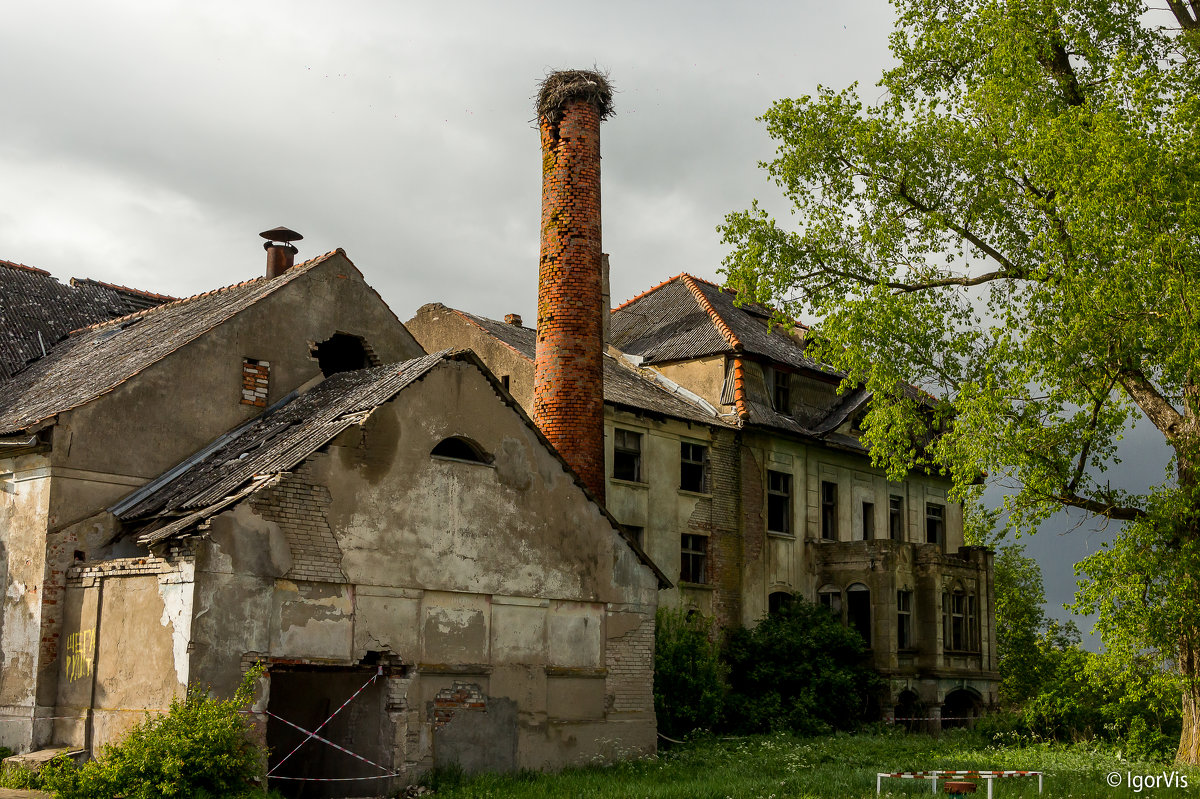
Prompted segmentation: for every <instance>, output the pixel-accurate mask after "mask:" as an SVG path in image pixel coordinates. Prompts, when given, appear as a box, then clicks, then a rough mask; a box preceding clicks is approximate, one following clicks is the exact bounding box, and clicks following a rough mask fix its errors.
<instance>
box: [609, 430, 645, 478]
mask: <svg viewBox="0 0 1200 799" xmlns="http://www.w3.org/2000/svg"><path fill="white" fill-rule="evenodd" d="M613 434H614V435H613V473H612V476H613V478H614V479H616V480H629V481H630V482H633V483H640V482H641V481H642V434H641V433H635V432H633V431H632V430H620V429H617V430H614V431H613Z"/></svg>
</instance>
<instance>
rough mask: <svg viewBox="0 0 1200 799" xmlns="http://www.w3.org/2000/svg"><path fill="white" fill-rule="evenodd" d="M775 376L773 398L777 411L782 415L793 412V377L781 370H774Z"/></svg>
mask: <svg viewBox="0 0 1200 799" xmlns="http://www.w3.org/2000/svg"><path fill="white" fill-rule="evenodd" d="M771 372H772V374H773V375H774V383H775V385H774V392H773V393H772V395H771V398H772V399H773V400H774V402H775V410H777V411H779V412H780V413H788V414H790V413H791V412H792V376H791V375H790V374H788V373H787V372H782V371H780V370H779V369H772V370H771Z"/></svg>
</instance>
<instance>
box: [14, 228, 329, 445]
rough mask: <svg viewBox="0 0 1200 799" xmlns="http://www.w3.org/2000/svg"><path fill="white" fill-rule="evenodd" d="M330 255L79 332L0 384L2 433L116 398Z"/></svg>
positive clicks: (95, 325)
mask: <svg viewBox="0 0 1200 799" xmlns="http://www.w3.org/2000/svg"><path fill="white" fill-rule="evenodd" d="M335 252H337V251H335ZM333 254H334V253H327V254H325V255H323V256H321V257H320V258H315V259H313V260H311V261H308V262H307V263H304V264H301V265H299V266H296V267H293V268H292V269H289V270H288V271H286V272H284V273H283V274H282V275H279V276H278V277H274V278H266V277H259V278H255V279H253V280H248V281H246V282H245V283H239V284H237V285H235V286H228V287H226V288H222V289H216V290H215V291H210V292H206V293H204V294H198V295H196V296H194V297H188V298H186V299H182V300H176V301H174V302H169V303H165V304H162V305H158V306H155V307H152V308H149V309H145V310H141V311H138V312H136V313H133V314H129V315H127V316H122V317H120V318H118V319H114V320H111V321H107V322H104V323H101V324H93V325H92V326H91V327H86V328H83V329H81V330H76V331H75V332H73V333H72V334H71V335H70V336H69V337H68V338H67V339H66V340H65V341H62V342H61V343H60V344H58V345H57V346H55V347H53V348H52V349H51V350H50V351H49V353H48V354H47V355H46V357H44V358H41V359H39V360H37V361H34V362H33V363H31V364H29V365H28V366H27V367H26V368H25V369H23V370H21V371H19V372H17V373H16V374H15V375H13V376H12V377H10V378H9V379H8V380H5V381H3V382H0V433H8V432H12V431H17V430H23V429H25V428H27V427H29V426H31V425H34V424H36V423H38V422H40V421H42V420H43V419H47V418H49V417H51V416H53V415H54V414H56V413H60V412H62V411H65V410H69V409H71V408H75V407H78V406H79V405H82V404H84V403H85V402H90V401H91V400H93V399H95V398H96V397H98V396H100V395H101V394H104V393H106V392H109V391H111V390H113V389H114V388H116V387H117V386H119V385H121V383H123V382H125V381H126V380H128V379H129V378H131V377H133V376H134V375H136V374H137V373H138V372H141V371H142V370H143V369H145V368H146V367H148V366H150V365H152V364H154V363H156V362H157V361H159V360H161V359H162V358H164V357H166V356H167V355H169V354H170V353H172V352H174V351H175V350H177V349H179V348H180V347H182V346H184V345H185V344H187V343H189V342H191V341H193V340H194V339H196V338H197V337H199V336H200V335H202V334H203V333H205V332H207V331H208V330H211V329H212V328H214V327H216V326H217V325H219V324H220V323H222V322H224V321H225V320H227V319H229V318H230V317H232V316H233V315H234V314H237V313H238V312H239V311H242V310H244V309H245V308H247V307H249V306H251V305H253V304H254V303H255V302H257V301H259V300H260V299H262V298H263V297H266V296H267V295H269V294H270V293H271V292H273V291H276V290H278V289H279V288H281V287H282V286H284V285H287V284H288V283H290V282H291V281H293V280H295V279H297V278H299V277H300V276H302V275H304V274H306V273H307V272H308V271H309V270H310V269H312V268H313V267H315V266H317V265H318V264H320V263H322V262H324V261H325V260H326V259H328V258H329V257H330V256H332V255H333Z"/></svg>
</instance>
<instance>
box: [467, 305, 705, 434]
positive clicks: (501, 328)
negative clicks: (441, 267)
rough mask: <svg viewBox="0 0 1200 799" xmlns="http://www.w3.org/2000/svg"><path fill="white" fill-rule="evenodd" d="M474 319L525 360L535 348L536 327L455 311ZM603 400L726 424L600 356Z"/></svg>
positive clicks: (530, 357)
mask: <svg viewBox="0 0 1200 799" xmlns="http://www.w3.org/2000/svg"><path fill="white" fill-rule="evenodd" d="M457 313H459V314H462V315H463V316H464V317H466V318H467V319H469V320H470V321H472V322H474V323H475V324H476V325H477V326H478V327H480V328H482V329H483V331H484V332H486V333H487V334H488V335H490V336H492V337H493V338H496V339H498V340H499V341H502V342H504V343H505V344H507V345H508V346H510V347H512V348H513V349H514V350H516V351H517V352H519V353H521V354H522V355H524V356H525V357H526V358H528V359H529V360H531V361H532V360H533V359H534V357H535V354H536V351H537V331H536V330H533V329H532V328H528V327H521V326H519V325H510V324H508V323H507V322H498V321H496V320H495V319H488V318H487V317H484V316H476V315H475V314H470V313H467V312H466V311H457ZM604 401H605V402H608V403H612V404H614V405H623V406H625V407H628V408H634V409H637V410H641V411H650V412H652V413H658V414H662V415H663V416H673V417H676V418H679V419H685V420H687V421H691V422H702V423H704V424H722V425H725V424H727V423H726V422H724V421H722V420H720V419H718V418H717V417H715V416H714V415H713V414H711V413H709V412H708V411H707V410H706V409H704V408H702V407H700V406H699V405H696V404H695V403H693V402H691V401H689V400H687V399H685V398H683V397H681V396H679V395H677V394H672V393H671V392H669V391H666V390H665V389H663V388H662V387H661V386H659V385H658V384H656V383H655V382H654V381H652V380H650V379H648V378H646V377H643V376H641V375H639V374H638V373H637V372H636V371H635V370H634V369H633V368H631V367H626V366H622V365H621V364H619V363H617V361H616V360H615V359H614V358H612V357H610V356H608V355H605V356H604Z"/></svg>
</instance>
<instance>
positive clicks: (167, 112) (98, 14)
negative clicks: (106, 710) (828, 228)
mask: <svg viewBox="0 0 1200 799" xmlns="http://www.w3.org/2000/svg"><path fill="white" fill-rule="evenodd" d="M892 20H893V15H892V10H891V7H890V6H889V5H888V4H887V3H886V2H885V0H863V2H855V3H825V2H815V1H813V0H809V1H808V2H795V1H794V0H793V1H792V2H781V1H775V0H770V1H764V2H754V3H729V2H694V1H693V2H655V3H646V2H638V3H634V2H610V3H604V4H599V5H597V4H564V3H540V2H505V3H495V2H479V1H478V0H475V1H473V2H452V3H417V2H383V1H382V0H381V1H379V2H366V1H364V0H349V1H348V2H342V3H336V4H335V3H329V2H314V0H293V1H291V2H284V1H283V0H270V1H266V2H254V3H244V2H233V1H232V0H210V1H208V2H203V3H196V2H182V0H157V1H156V2H146V1H143V2H133V0H124V1H123V2H122V1H120V0H114V1H113V2H105V3H95V2H85V0H66V1H65V2H57V3H53V4H42V3H19V4H11V6H10V7H9V8H6V10H5V24H4V25H3V26H2V27H0V52H3V53H4V59H5V69H4V71H3V72H4V74H3V77H2V78H0V81H2V83H0V85H2V87H3V97H4V100H5V110H6V114H5V121H4V124H3V125H2V126H0V177H2V178H3V184H4V187H5V193H6V198H5V202H4V203H3V204H0V258H4V259H8V260H13V261H18V262H22V263H27V264H30V265H34V266H39V267H41V268H43V269H47V270H49V271H50V272H51V273H53V274H54V275H56V276H57V277H58V278H59V279H61V280H66V279H67V278H69V277H73V276H78V277H91V278H95V279H98V280H104V281H108V282H113V283H118V284H123V285H129V286H134V287H137V288H142V289H146V290H150V291H155V292H161V293H167V294H173V295H176V296H183V295H188V294H193V293H196V292H200V291H205V290H208V289H211V288H214V287H216V286H221V285H227V284H230V283H235V282H238V281H241V280H245V279H247V278H249V277H251V276H254V275H257V274H258V273H259V272H260V271H261V270H262V268H263V265H264V257H263V254H262V250H261V248H260V243H261V242H260V240H259V239H258V237H257V233H258V231H260V230H265V229H268V228H272V227H275V226H276V225H286V226H288V227H292V228H294V229H296V230H299V231H300V232H301V233H303V234H304V236H305V240H304V241H303V242H301V245H302V248H301V257H302V258H303V257H311V256H314V255H318V254H320V253H322V252H326V251H328V250H331V249H334V248H336V247H341V248H343V249H345V250H346V252H347V254H348V255H349V256H350V258H351V259H352V260H353V261H354V262H355V263H356V264H357V265H358V267H359V268H360V269H361V270H362V271H363V273H364V274H365V275H366V277H367V279H368V280H369V281H370V282H371V283H372V285H374V286H375V287H376V288H377V289H378V290H379V291H380V293H381V295H382V296H383V298H384V299H385V300H386V301H387V302H388V303H389V304H390V305H391V306H392V308H393V310H395V312H396V314H397V315H398V316H399V317H400V318H402V319H403V318H408V317H409V316H410V315H411V314H412V313H413V312H414V311H415V310H416V308H417V307H419V306H420V305H422V304H424V303H426V302H430V301H439V302H443V303H446V304H447V305H451V306H455V307H459V308H463V309H466V310H470V311H473V312H475V313H479V314H483V315H487V316H492V317H499V316H502V315H503V314H505V313H508V312H516V313H520V314H522V315H523V316H524V317H525V318H526V319H533V318H534V315H535V314H534V311H533V309H534V308H535V305H536V279H537V275H536V272H537V252H538V228H539V202H540V158H539V152H538V148H539V142H538V135H537V131H536V128H535V126H534V122H533V116H534V113H533V103H532V98H533V95H534V94H535V92H536V84H537V82H538V80H539V79H541V78H542V77H543V76H544V75H545V74H546V73H547V72H548V71H551V70H554V69H563V68H590V67H593V66H595V67H598V68H600V69H603V70H606V71H608V72H609V74H610V76H611V79H612V81H613V83H614V85H615V87H616V90H617V94H616V97H615V104H616V112H617V113H616V116H615V117H613V118H612V119H611V120H609V121H608V122H606V123H605V125H604V128H603V132H602V139H603V141H602V152H603V158H604V161H603V216H604V244H605V250H606V251H607V252H609V253H610V254H611V258H612V268H613V275H612V295H613V299H614V300H615V301H620V300H623V299H626V298H628V297H631V296H633V295H634V294H636V293H638V292H640V291H642V290H644V289H646V288H648V287H650V286H651V285H654V284H656V283H659V282H661V281H662V280H664V279H666V278H667V277H670V276H671V275H674V274H677V273H679V272H682V271H688V272H692V273H694V274H697V275H699V276H702V277H707V278H716V277H717V269H718V268H719V266H720V263H721V260H722V258H723V257H724V255H725V248H724V246H723V245H722V244H721V242H720V239H719V236H718V234H717V233H716V232H715V227H716V225H718V224H719V223H720V222H721V220H722V219H723V217H724V215H725V214H726V213H728V212H730V211H734V210H740V209H743V208H746V207H747V206H748V205H749V204H750V202H751V200H752V199H754V198H756V197H758V198H761V199H762V200H763V202H764V206H765V207H766V208H768V209H769V210H772V211H774V212H775V213H777V214H779V215H784V216H786V214H787V207H786V206H785V205H783V204H782V202H781V201H780V199H779V196H778V192H777V191H776V189H775V188H774V187H773V186H772V185H770V184H769V183H768V182H767V180H766V178H765V175H764V173H763V172H762V171H761V170H760V169H758V167H757V164H758V162H759V161H761V160H764V159H768V158H770V157H771V155H772V152H773V145H772V143H771V141H770V140H769V138H768V137H767V135H766V133H765V131H764V129H763V126H762V125H761V124H760V123H758V122H757V121H756V117H758V116H759V115H760V114H762V113H763V111H765V110H766V109H767V107H768V106H769V104H770V103H771V101H772V100H774V99H777V98H780V97H785V96H799V95H803V94H809V93H812V92H813V91H814V90H815V88H816V87H817V85H818V84H824V85H828V86H833V87H837V88H841V87H844V86H847V85H849V84H850V83H852V82H859V83H860V91H861V92H862V94H863V96H864V98H865V99H866V100H868V101H871V100H874V99H876V98H877V96H878V94H877V93H878V90H877V89H875V88H874V86H873V84H874V82H875V80H877V78H878V76H879V73H880V72H881V70H882V69H883V68H884V67H885V66H886V65H887V64H888V60H889V54H888V50H887V36H888V34H889V32H890V29H891V24H892ZM1152 438H1153V436H1151V438H1150V439H1147V441H1150V442H1151V443H1150V444H1147V445H1146V446H1145V447H1141V448H1138V447H1135V448H1134V449H1135V451H1136V455H1135V456H1134V457H1132V458H1131V460H1130V462H1127V464H1126V465H1125V467H1123V468H1125V469H1128V470H1131V471H1134V472H1136V471H1137V470H1140V472H1141V473H1146V472H1150V471H1152V472H1154V473H1161V468H1162V465H1163V463H1164V462H1165V460H1164V458H1163V456H1162V452H1161V448H1159V449H1155V448H1154V447H1153V446H1152ZM1080 540H1084V541H1089V540H1092V539H1091V538H1089V537H1088V536H1083V535H1079V534H1077V533H1076V534H1072V536H1068V537H1062V538H1060V537H1059V536H1056V535H1054V534H1053V532H1052V531H1050V530H1047V531H1046V532H1045V533H1043V534H1042V535H1040V536H1038V538H1037V539H1036V544H1035V547H1036V548H1037V550H1039V554H1040V555H1042V556H1043V558H1044V562H1046V563H1047V564H1049V563H1057V562H1059V561H1064V562H1069V561H1073V560H1074V559H1075V558H1076V557H1077V556H1078V554H1079V552H1080V547H1079V546H1078V545H1076V544H1071V543H1064V542H1068V541H1074V542H1078V541H1080ZM1084 549H1086V545H1085V547H1084ZM1041 550H1045V552H1042V551H1041ZM1052 579H1053V581H1054V582H1053V585H1048V588H1049V589H1050V592H1051V598H1052V600H1053V602H1052V604H1054V603H1055V602H1057V603H1061V601H1062V599H1063V598H1065V597H1066V595H1068V594H1069V591H1067V592H1066V594H1064V590H1065V588H1064V587H1062V584H1063V582H1064V579H1065V578H1064V577H1063V575H1062V573H1061V571H1060V570H1056V571H1054V573H1053V578H1052ZM1048 582H1050V581H1048Z"/></svg>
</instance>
